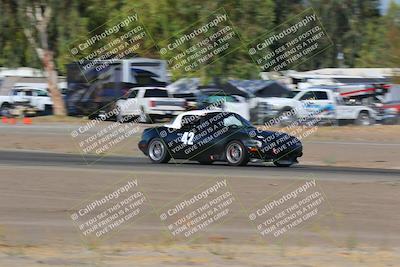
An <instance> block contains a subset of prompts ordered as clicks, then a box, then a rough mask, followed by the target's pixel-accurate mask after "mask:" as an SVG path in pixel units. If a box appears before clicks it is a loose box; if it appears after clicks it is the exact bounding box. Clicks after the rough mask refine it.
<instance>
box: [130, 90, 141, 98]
mask: <svg viewBox="0 0 400 267" xmlns="http://www.w3.org/2000/svg"><path fill="white" fill-rule="evenodd" d="M138 92H139V90H133V91H132V92H131V93H130V94H129V96H128V98H136V97H137V95H138Z"/></svg>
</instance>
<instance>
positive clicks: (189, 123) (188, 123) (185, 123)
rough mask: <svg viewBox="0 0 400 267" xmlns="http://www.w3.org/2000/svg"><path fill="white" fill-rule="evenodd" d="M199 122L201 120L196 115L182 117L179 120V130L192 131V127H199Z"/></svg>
mask: <svg viewBox="0 0 400 267" xmlns="http://www.w3.org/2000/svg"><path fill="white" fill-rule="evenodd" d="M200 120H201V116H197V115H187V116H183V117H182V119H181V129H183V130H192V129H193V128H194V127H196V126H198V125H199V123H200Z"/></svg>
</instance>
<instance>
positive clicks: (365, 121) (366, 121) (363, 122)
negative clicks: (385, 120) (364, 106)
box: [356, 111, 374, 126]
mask: <svg viewBox="0 0 400 267" xmlns="http://www.w3.org/2000/svg"><path fill="white" fill-rule="evenodd" d="M356 124H357V125H360V126H369V125H372V124H374V120H373V119H372V118H371V116H370V115H369V113H368V111H361V112H360V114H358V117H357V119H356Z"/></svg>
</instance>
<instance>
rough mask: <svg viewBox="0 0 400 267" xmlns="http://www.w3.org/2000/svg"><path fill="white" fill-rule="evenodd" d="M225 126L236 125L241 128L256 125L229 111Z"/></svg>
mask: <svg viewBox="0 0 400 267" xmlns="http://www.w3.org/2000/svg"><path fill="white" fill-rule="evenodd" d="M224 126H235V127H240V128H248V127H251V128H253V127H254V126H253V125H251V123H250V122H249V121H247V120H246V119H244V118H243V117H242V116H240V115H239V114H236V113H229V115H227V116H226V117H225V118H224Z"/></svg>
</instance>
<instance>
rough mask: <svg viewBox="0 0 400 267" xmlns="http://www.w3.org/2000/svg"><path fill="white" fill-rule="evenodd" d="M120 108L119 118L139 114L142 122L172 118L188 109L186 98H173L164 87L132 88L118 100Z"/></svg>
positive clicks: (117, 104)
mask: <svg viewBox="0 0 400 267" xmlns="http://www.w3.org/2000/svg"><path fill="white" fill-rule="evenodd" d="M116 108H117V109H118V110H119V112H118V114H117V120H118V121H120V122H123V121H124V119H125V118H126V117H134V116H139V119H140V121H141V122H147V123H149V122H152V121H153V120H155V119H160V118H172V117H174V116H176V115H178V114H180V113H182V112H184V111H185V110H186V100H185V99H180V98H173V97H171V96H170V95H169V93H168V90H167V89H166V88H163V87H135V88H131V89H130V90H129V91H128V93H127V94H125V96H124V97H122V98H121V99H119V100H118V101H117V102H116Z"/></svg>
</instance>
